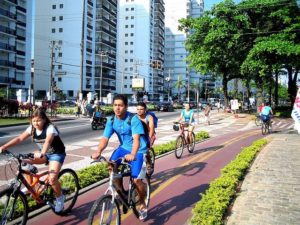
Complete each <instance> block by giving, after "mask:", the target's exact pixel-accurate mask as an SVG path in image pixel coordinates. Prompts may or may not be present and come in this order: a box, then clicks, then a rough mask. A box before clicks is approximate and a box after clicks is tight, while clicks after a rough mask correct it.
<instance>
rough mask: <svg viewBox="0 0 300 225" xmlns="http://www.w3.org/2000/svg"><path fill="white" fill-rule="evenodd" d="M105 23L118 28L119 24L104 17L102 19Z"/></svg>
mask: <svg viewBox="0 0 300 225" xmlns="http://www.w3.org/2000/svg"><path fill="white" fill-rule="evenodd" d="M101 19H102V20H103V21H105V22H106V23H108V24H110V25H111V26H113V27H116V26H117V23H116V22H115V20H110V19H107V18H105V17H102V18H101Z"/></svg>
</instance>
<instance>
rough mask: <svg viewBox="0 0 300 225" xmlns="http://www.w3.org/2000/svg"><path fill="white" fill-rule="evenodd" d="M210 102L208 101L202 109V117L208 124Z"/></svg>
mask: <svg viewBox="0 0 300 225" xmlns="http://www.w3.org/2000/svg"><path fill="white" fill-rule="evenodd" d="M210 111H211V107H210V103H208V104H207V105H206V107H205V109H204V117H205V122H207V124H208V125H210Z"/></svg>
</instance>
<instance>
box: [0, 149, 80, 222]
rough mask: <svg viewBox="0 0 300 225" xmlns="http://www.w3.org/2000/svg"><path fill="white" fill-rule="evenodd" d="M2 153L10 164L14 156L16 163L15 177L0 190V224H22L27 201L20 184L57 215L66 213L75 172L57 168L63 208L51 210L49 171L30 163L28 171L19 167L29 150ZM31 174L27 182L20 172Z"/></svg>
mask: <svg viewBox="0 0 300 225" xmlns="http://www.w3.org/2000/svg"><path fill="white" fill-rule="evenodd" d="M2 154H5V155H7V156H8V157H9V161H10V163H9V165H10V167H12V164H13V161H12V160H11V159H15V160H14V161H16V164H17V169H16V171H17V172H16V174H15V175H16V178H15V179H14V180H13V181H12V182H11V184H10V185H9V187H8V188H7V189H5V190H4V191H2V192H1V193H0V224H1V225H4V224H21V225H25V224H26V222H27V219H28V213H29V205H28V199H27V197H26V195H25V194H24V193H23V192H22V191H21V187H22V184H23V185H24V186H25V187H26V188H27V190H28V195H31V197H32V198H33V200H35V201H36V202H37V204H42V205H49V206H50V207H51V209H52V210H53V212H54V213H55V214H57V215H66V214H67V213H69V212H70V211H71V210H72V208H73V206H74V204H75V202H76V200H77V197H78V192H79V188H80V187H79V181H78V177H77V174H76V173H75V171H74V170H72V169H63V170H61V171H60V172H59V175H58V180H59V182H60V184H61V189H62V193H63V194H64V195H65V203H64V208H63V210H62V211H61V212H55V210H54V208H55V204H54V203H55V200H56V197H55V195H54V190H53V189H52V187H51V186H50V184H49V177H48V175H49V171H45V172H41V173H37V172H38V170H37V168H36V167H35V166H33V165H32V168H33V169H31V170H30V171H27V170H24V169H23V168H22V166H21V165H22V160H23V159H30V158H33V157H34V155H33V153H28V154H18V155H15V154H13V153H11V152H9V151H6V152H4V153H2ZM25 174H26V175H28V176H30V177H31V178H32V183H29V182H28V181H27V180H26V179H25V176H24V175H25Z"/></svg>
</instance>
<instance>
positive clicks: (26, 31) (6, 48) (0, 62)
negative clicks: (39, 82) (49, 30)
mask: <svg viewBox="0 0 300 225" xmlns="http://www.w3.org/2000/svg"><path fill="white" fill-rule="evenodd" d="M31 31H32V4H31V1H29V0H18V1H17V0H2V1H1V2H0V87H6V88H7V90H9V89H10V90H11V91H12V92H14V93H15V92H16V91H17V90H18V89H23V92H24V93H23V94H22V95H25V96H26V95H27V93H28V92H27V91H28V89H29V88H30V84H31V75H30V74H31ZM7 97H8V98H11V97H12V96H7ZM23 100H25V98H23V99H22V101H23Z"/></svg>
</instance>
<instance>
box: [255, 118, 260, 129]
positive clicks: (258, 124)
mask: <svg viewBox="0 0 300 225" xmlns="http://www.w3.org/2000/svg"><path fill="white" fill-rule="evenodd" d="M255 125H256V126H258V127H259V126H261V119H260V118H259V117H256V119H255Z"/></svg>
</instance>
